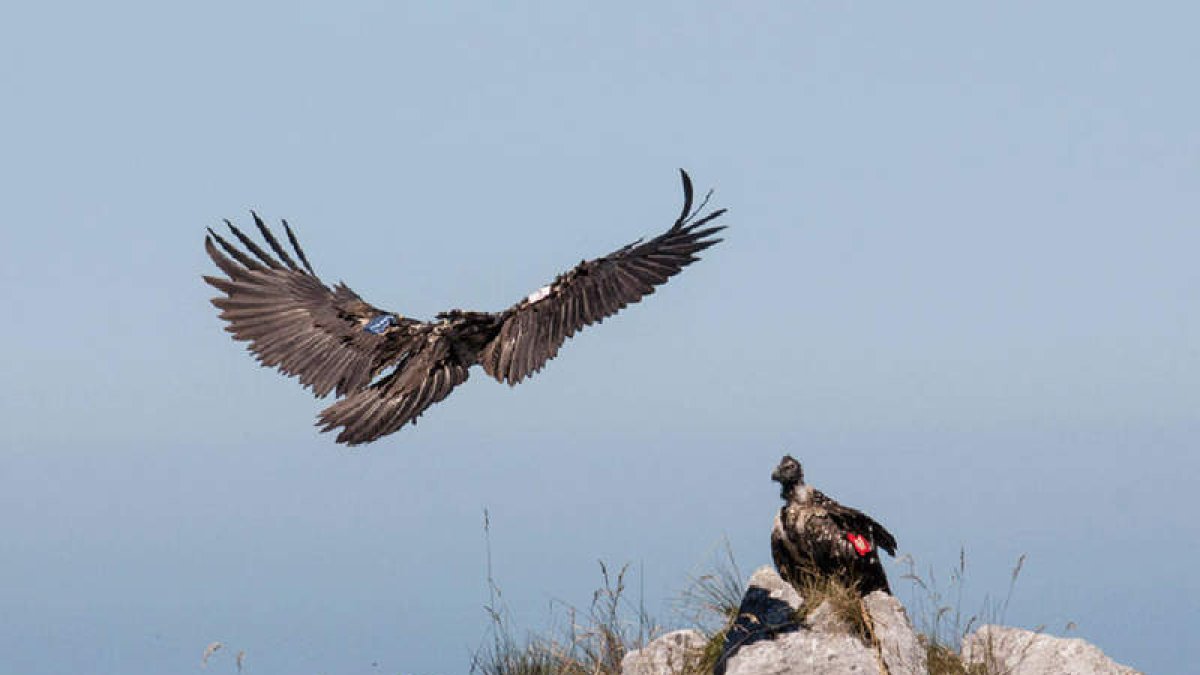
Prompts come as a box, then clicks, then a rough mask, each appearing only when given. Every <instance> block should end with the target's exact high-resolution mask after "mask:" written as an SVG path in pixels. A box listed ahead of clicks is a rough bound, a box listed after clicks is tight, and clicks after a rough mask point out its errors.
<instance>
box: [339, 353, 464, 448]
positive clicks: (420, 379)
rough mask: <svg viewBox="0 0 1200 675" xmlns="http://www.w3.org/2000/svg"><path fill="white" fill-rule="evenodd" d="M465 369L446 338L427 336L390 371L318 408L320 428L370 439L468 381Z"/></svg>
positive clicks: (345, 439) (354, 441) (346, 438)
mask: <svg viewBox="0 0 1200 675" xmlns="http://www.w3.org/2000/svg"><path fill="white" fill-rule="evenodd" d="M468 369H469V364H463V363H461V362H460V361H459V360H458V359H457V357H456V356H455V355H454V352H453V350H452V349H451V347H450V344H449V340H448V339H447V338H445V337H442V336H435V337H431V338H430V339H429V340H428V341H427V342H426V343H425V344H424V345H422V346H421V347H419V348H418V349H417V351H415V352H413V353H411V354H409V355H407V356H406V357H405V358H404V360H403V361H402V362H400V363H399V364H398V365H397V366H396V368H395V370H394V371H392V373H391V374H390V375H388V376H387V377H385V378H383V379H381V380H379V381H378V382H376V383H375V384H372V385H371V386H369V387H366V388H364V389H360V390H358V391H355V392H351V393H350V394H349V395H347V396H346V397H345V398H343V399H341V400H340V401H338V402H337V403H334V404H333V405H331V406H329V407H328V408H326V409H325V410H323V411H321V414H320V417H319V421H318V422H317V423H318V425H320V426H321V430H322V431H332V430H334V429H337V428H339V427H340V428H341V432H339V433H338V437H337V441H338V442H339V443H346V444H348V445H359V444H362V443H370V442H371V441H373V440H376V439H377V438H379V437H381V436H385V435H387V434H390V433H393V432H395V431H397V430H399V429H400V428H401V427H403V426H404V425H405V424H408V423H409V422H412V423H416V420H417V418H418V417H420V416H421V414H422V413H423V412H425V410H426V409H428V408H429V406H431V405H433V404H435V403H437V402H439V401H441V400H442V399H444V398H446V397H447V396H449V395H450V392H451V391H453V390H454V388H455V387H457V386H458V385H460V384H462V383H463V382H466V381H467V376H468Z"/></svg>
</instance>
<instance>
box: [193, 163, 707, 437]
mask: <svg viewBox="0 0 1200 675" xmlns="http://www.w3.org/2000/svg"><path fill="white" fill-rule="evenodd" d="M680 176H681V178H682V180H683V209H682V211H681V212H680V214H679V217H678V218H676V219H675V222H674V224H672V226H671V228H670V229H668V230H667V231H666V232H664V233H662V234H660V235H658V236H657V237H654V238H653V239H650V240H648V241H644V240H642V239H639V240H637V241H635V242H633V243H631V244H629V245H627V246H623V247H621V248H619V249H617V250H616V251H613V252H612V253H609V254H608V255H606V256H603V257H600V258H596V259H594V260H586V261H583V262H580V263H579V264H578V265H576V266H575V267H574V268H573V269H571V270H569V271H567V272H564V273H563V274H560V275H558V277H557V278H555V279H554V281H553V282H551V283H550V284H549V285H547V286H543V287H542V288H540V289H538V290H536V291H534V292H533V293H531V294H530V295H529V296H527V297H525V298H523V299H522V300H521V301H520V302H518V303H516V304H515V305H513V306H511V307H509V308H508V309H506V310H504V311H502V312H475V311H465V310H461V309H452V310H449V311H446V312H441V313H439V314H437V315H436V317H435V319H434V320H433V321H420V320H417V319H413V318H409V317H406V316H403V315H401V314H399V313H397V312H392V311H389V310H385V309H380V308H378V307H375V306H374V305H372V304H370V303H368V302H366V301H365V300H363V299H362V298H361V297H359V295H358V294H357V293H355V292H354V291H352V290H351V289H350V287H349V286H347V285H346V284H344V283H340V282H339V283H338V284H336V285H334V286H327V285H326V284H325V283H324V282H322V281H321V279H320V278H318V277H317V275H316V272H314V271H313V267H312V265H311V264H309V261H308V257H307V256H306V255H305V254H304V250H303V249H301V247H300V244H299V242H298V241H297V239H296V235H295V233H294V232H293V231H292V228H291V227H290V226H289V225H288V223H287V221H286V220H285V221H283V229H284V231H285V233H286V235H287V239H288V243H289V244H290V246H291V250H292V252H293V253H294V256H293V255H291V254H289V252H288V250H287V249H286V247H285V246H283V245H282V244H281V243H280V241H279V239H277V238H276V237H275V235H274V234H273V233H272V232H271V230H270V229H269V228H268V227H267V226H266V225H265V224H264V223H263V221H262V219H261V218H259V216H258V214H257V213H254V212H253V211H252V212H251V215H252V216H253V218H254V224H255V225H256V226H257V227H258V230H259V232H260V233H261V235H262V239H263V240H264V241H265V243H266V248H264V247H263V246H261V245H259V244H258V243H256V242H255V241H254V239H252V238H251V237H249V236H247V235H246V234H244V233H243V232H242V231H241V230H239V229H238V228H237V227H235V226H234V225H233V223H230V222H229V221H228V220H226V221H225V224H226V225H228V226H229V230H230V232H231V233H232V236H233V238H235V239H236V240H237V242H238V243H240V244H241V247H239V246H237V245H236V244H235V243H233V242H231V241H230V240H227V239H225V238H224V237H222V236H221V235H219V234H217V233H216V232H214V231H213V230H212V229H211V228H209V230H208V236H206V237H205V240H204V247H205V250H207V252H208V255H209V257H211V258H212V260H213V262H214V263H216V265H217V267H219V268H220V270H221V272H223V273H224V275H225V276H223V277H221V276H205V277H204V280H205V281H206V282H207V283H208V284H210V285H211V286H213V287H215V288H216V289H217V290H218V291H220V293H221V295H219V296H217V297H215V298H213V300H212V303H213V305H215V306H216V307H217V308H218V309H219V310H221V312H220V317H221V318H222V319H224V320H225V321H226V322H227V323H228V325H227V326H226V327H225V330H226V331H228V332H230V333H232V334H233V338H234V339H235V340H241V341H245V342H247V343H249V344H248V345H247V348H248V349H249V351H250V352H252V353H253V354H254V356H255V357H256V358H257V359H258V361H259V362H261V364H262V365H263V366H268V367H273V368H278V369H279V371H280V372H282V373H284V374H285V375H288V376H294V377H296V378H298V379H299V381H300V384H301V385H303V386H305V387H307V388H309V389H311V390H312V393H313V394H314V395H315V396H316V397H318V398H324V397H325V396H327V395H328V394H330V393H333V394H334V395H335V398H336V399H337V400H336V402H334V403H333V404H332V405H330V406H329V407H327V408H325V409H324V410H323V411H321V413H320V414H319V416H318V422H317V425H318V426H321V427H322V431H331V430H334V429H340V430H341V431H340V432H339V433H338V436H337V441H338V442H339V443H345V444H348V445H359V444H362V443H369V442H371V441H374V440H376V439H378V438H380V437H382V436H385V435H387V434H390V433H393V432H395V431H397V430H398V429H400V428H401V427H403V426H404V425H405V424H407V423H409V422H413V423H415V422H416V419H417V417H418V416H420V415H421V413H423V412H425V410H426V409H427V408H429V406H431V405H433V404H435V403H437V402H439V401H441V400H442V399H444V398H446V397H447V396H449V395H450V392H451V391H453V390H454V388H455V387H457V386H458V385H460V384H462V383H463V382H465V381H466V379H467V374H468V371H469V370H470V368H471V366H474V365H479V366H482V367H483V371H484V372H485V373H487V374H488V375H490V376H492V377H494V378H496V380H498V381H500V382H503V383H507V384H508V385H510V386H513V385H516V384H517V383H519V382H521V381H522V380H524V379H526V378H528V377H530V376H531V375H533V374H534V373H537V372H538V371H540V370H541V369H542V367H543V366H545V365H546V362H547V361H549V360H550V359H552V358H554V356H555V355H556V354H558V350H559V348H560V347H561V346H562V344H563V342H564V341H566V339H567V338H569V337H571V336H572V335H574V334H575V333H576V331H579V330H580V329H582V328H583V327H584V326H589V325H591V324H594V323H599V322H600V321H603V320H604V319H605V318H606V317H609V316H612V315H613V314H615V313H617V312H618V311H620V310H621V309H622V308H623V307H625V306H626V305H628V304H630V303H634V302H637V301H639V300H641V299H642V297H643V296H646V295H649V294H651V293H653V292H654V289H655V287H656V286H659V285H661V284H664V283H666V281H667V280H668V279H670V278H671V277H673V276H675V275H676V274H678V273H679V272H680V271H681V270H682V269H683V268H684V267H686V266H687V265H689V264H691V263H693V262H695V261H696V260H698V259H699V258H698V257H697V255H696V254H698V253H699V252H700V251H703V250H704V249H706V248H708V247H710V246H712V245H713V244H716V243H718V242H720V241H721V239H716V238H713V235H714V234H715V233H717V232H719V231H720V230H722V229H724V226H723V225H721V226H717V225H713V224H712V222H713V221H714V220H715V219H716V218H718V217H720V216H721V215H722V214H723V213H724V212H725V211H724V209H720V210H716V211H710V212H708V213H705V207H706V206H707V204H708V196H711V194H712V193H711V191H710V192H709V195H708V196H706V197H705V199H704V200H703V201H702V202H701V203H700V205H699V206H698V207H696V208H694V209H693V202H692V197H693V193H692V181H691V178H690V177H689V176H688V174H687V172H686V171H683V170H682V169H681V170H680ZM267 249H270V250H267Z"/></svg>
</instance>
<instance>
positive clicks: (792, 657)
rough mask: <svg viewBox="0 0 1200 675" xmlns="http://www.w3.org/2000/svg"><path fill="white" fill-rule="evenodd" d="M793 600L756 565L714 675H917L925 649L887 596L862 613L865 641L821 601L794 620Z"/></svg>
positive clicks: (796, 604)
mask: <svg viewBox="0 0 1200 675" xmlns="http://www.w3.org/2000/svg"><path fill="white" fill-rule="evenodd" d="M802 606H803V600H802V598H801V597H800V594H799V593H797V592H796V590H795V589H794V588H793V587H792V585H791V584H789V583H787V582H786V581H784V580H783V579H781V578H780V577H779V575H778V574H777V573H776V572H775V570H774V568H771V567H762V568H760V569H759V570H758V571H756V572H755V573H754V576H752V577H751V578H750V584H749V588H748V589H747V590H746V595H745V596H744V597H743V599H742V606H741V607H740V608H739V610H738V619H737V621H736V622H735V623H734V625H733V626H732V627H731V628H730V629H729V631H728V633H727V635H726V640H725V649H724V651H723V652H722V655H721V659H720V660H719V661H718V662H717V667H716V669H715V670H714V672H715V673H716V674H717V675H759V674H760V673H761V674H766V673H813V674H814V675H826V674H828V675H835V674H841V673H862V674H863V675H924V673H925V672H926V669H925V650H924V649H923V648H922V647H921V644H920V643H919V642H918V641H917V637H916V634H915V633H914V632H913V629H912V625H911V624H910V623H909V621H908V616H907V615H906V614H905V613H904V607H902V606H901V605H900V603H899V601H897V600H896V599H895V598H893V597H891V596H890V595H887V594H886V593H882V592H878V591H877V592H875V593H872V594H870V595H868V596H867V597H866V598H864V599H863V606H862V609H863V610H864V611H865V613H866V620H867V622H868V626H869V628H870V630H869V633H870V634H871V635H872V636H873V637H872V638H871V639H864V638H862V637H860V636H859V635H858V634H857V631H855V629H854V628H853V627H851V626H849V625H847V623H846V621H845V620H843V619H841V618H840V617H839V616H838V613H837V612H836V611H834V609H833V608H832V607H831V606H830V605H829V604H828V603H822V604H821V605H819V606H818V607H817V608H816V609H814V610H813V611H811V612H810V613H808V615H807V616H805V617H803V619H801V618H800V610H801V608H802Z"/></svg>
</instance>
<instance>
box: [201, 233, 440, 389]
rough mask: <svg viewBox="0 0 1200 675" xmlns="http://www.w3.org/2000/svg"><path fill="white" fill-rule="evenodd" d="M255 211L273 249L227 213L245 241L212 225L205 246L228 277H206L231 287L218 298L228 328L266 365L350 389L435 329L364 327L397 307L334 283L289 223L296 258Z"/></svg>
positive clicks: (318, 384)
mask: <svg viewBox="0 0 1200 675" xmlns="http://www.w3.org/2000/svg"><path fill="white" fill-rule="evenodd" d="M251 213H252V215H253V217H254V223H255V225H256V226H257V228H258V230H259V232H260V233H261V234H262V237H263V239H264V240H265V241H266V243H267V248H269V249H270V251H267V250H266V249H264V248H263V247H262V246H260V245H258V244H257V243H255V242H254V240H253V239H251V238H250V237H249V236H248V235H246V234H245V233H243V232H242V231H241V230H239V229H238V228H237V227H235V226H234V225H233V224H232V223H230V222H229V221H226V224H227V225H228V226H229V230H230V232H231V233H232V234H233V237H234V238H235V239H236V240H237V241H238V242H239V243H240V244H241V245H242V247H243V248H239V247H238V246H236V245H234V244H233V243H231V242H230V241H229V240H227V239H225V238H224V237H222V236H221V235H219V234H217V233H216V232H214V231H212V230H209V236H208V237H206V238H205V241H204V247H205V250H206V251H208V255H209V257H210V258H212V260H213V262H214V263H216V265H217V267H218V268H220V270H221V271H222V272H224V273H225V277H226V278H221V277H211V276H205V277H204V280H205V281H206V282H208V284H209V285H211V286H213V287H214V288H216V289H217V290H218V291H220V292H221V293H222V294H223V295H220V296H217V297H215V298H213V300H212V303H213V305H215V306H216V307H217V308H218V309H220V310H221V314H220V316H221V318H222V319H224V320H225V321H226V322H227V323H228V325H227V326H226V327H225V330H227V331H229V332H230V333H232V334H233V337H234V339H235V340H242V341H246V342H248V343H249V349H250V351H251V352H253V353H254V355H255V356H256V357H257V358H258V360H259V361H260V362H261V363H262V364H263V365H264V366H269V367H274V368H278V369H279V370H280V371H281V372H283V373H284V374H285V375H289V376H295V377H298V378H299V380H300V383H301V384H303V385H304V386H306V387H309V388H310V389H312V391H313V393H314V394H316V395H317V396H318V397H324V396H326V395H328V394H329V393H330V392H331V391H332V392H336V394H337V395H338V396H342V395H344V394H346V393H349V392H352V391H356V390H359V389H362V388H364V387H366V386H367V385H369V384H370V383H371V379H372V378H373V377H375V375H376V374H378V373H379V372H380V371H381V370H382V369H384V368H386V367H387V366H388V365H391V364H393V363H395V362H397V361H398V360H399V359H400V357H401V356H402V355H403V354H404V353H405V352H406V351H407V350H408V349H409V348H410V343H411V342H412V341H413V340H414V339H416V338H417V337H418V336H419V335H422V334H423V332H424V331H426V330H427V324H423V323H421V322H418V321H413V320H410V319H399V320H398V321H397V322H395V323H394V324H393V325H392V326H390V327H388V328H387V330H385V331H384V332H383V333H382V334H378V335H377V334H374V333H369V332H366V331H364V325H365V324H366V322H368V321H370V320H371V319H373V318H375V317H377V316H380V315H384V314H391V313H390V312H386V311H384V310H381V309H378V308H376V307H374V306H372V305H370V304H368V303H366V302H364V301H363V300H362V298H360V297H359V296H358V294H357V293H355V292H354V291H353V290H351V289H350V288H349V287H348V286H346V285H345V284H338V285H337V286H335V287H334V288H330V287H328V286H326V285H325V284H324V283H323V282H322V281H321V279H320V278H319V277H317V275H316V274H315V273H314V272H313V271H312V265H311V264H309V262H308V258H307V256H306V255H305V254H304V250H303V249H302V248H300V244H299V242H298V241H297V239H296V235H295V233H293V232H292V228H291V227H289V226H288V225H287V224H286V223H284V228H285V230H286V232H287V238H288V242H289V243H290V244H291V246H292V250H293V252H294V253H295V257H294V258H293V257H292V255H291V254H289V253H288V252H287V250H286V249H285V248H284V246H283V245H282V244H281V243H280V241H279V240H278V239H277V238H276V237H275V236H274V235H273V234H272V233H271V231H270V229H269V228H268V227H267V225H266V224H265V223H264V222H263V221H262V219H261V218H260V217H259V216H258V214H257V213H253V212H251ZM272 253H273V254H274V255H272ZM297 259H299V261H300V263H302V264H303V266H301V264H298V263H297V262H296V260H297ZM393 316H394V315H393Z"/></svg>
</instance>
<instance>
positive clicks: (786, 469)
mask: <svg viewBox="0 0 1200 675" xmlns="http://www.w3.org/2000/svg"><path fill="white" fill-rule="evenodd" d="M771 480H773V481H775V482H777V483H779V488H780V494H781V495H783V496H784V498H787V494H788V493H789V492H791V490H792V488H794V487H796V486H797V485H804V469H803V468H802V467H801V466H800V462H797V461H796V458H795V457H792V456H791V455H784V456H783V459H781V460H779V466H777V467H775V470H774V471H772V472H771Z"/></svg>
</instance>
